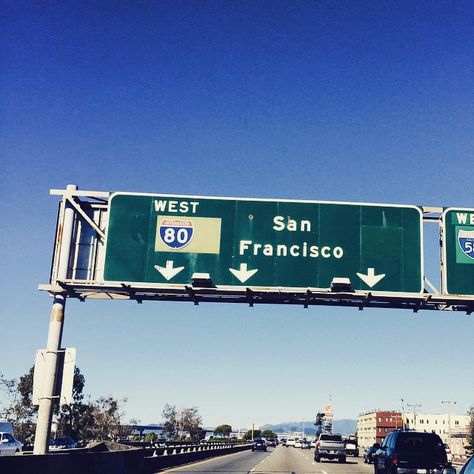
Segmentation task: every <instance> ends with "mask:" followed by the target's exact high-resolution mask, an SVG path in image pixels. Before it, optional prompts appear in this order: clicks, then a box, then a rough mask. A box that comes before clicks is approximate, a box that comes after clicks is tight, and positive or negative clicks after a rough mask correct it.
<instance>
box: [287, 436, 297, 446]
mask: <svg viewBox="0 0 474 474" xmlns="http://www.w3.org/2000/svg"><path fill="white" fill-rule="evenodd" d="M295 443H296V439H295V438H292V437H289V438H288V439H287V440H286V443H285V446H286V447H288V446H292V447H293V448H294V447H295Z"/></svg>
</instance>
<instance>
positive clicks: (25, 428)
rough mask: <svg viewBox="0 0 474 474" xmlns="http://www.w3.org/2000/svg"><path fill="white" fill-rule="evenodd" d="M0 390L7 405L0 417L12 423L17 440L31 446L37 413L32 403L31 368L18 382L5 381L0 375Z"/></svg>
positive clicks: (13, 380) (15, 380)
mask: <svg viewBox="0 0 474 474" xmlns="http://www.w3.org/2000/svg"><path fill="white" fill-rule="evenodd" d="M0 390H1V391H2V392H3V393H4V394H5V397H6V399H7V403H8V406H5V407H4V408H3V409H2V410H1V411H0V415H1V417H2V418H7V419H9V420H11V421H12V422H13V424H14V426H15V434H16V436H17V437H18V439H20V440H21V441H22V442H23V443H25V444H31V443H32V441H33V438H34V433H35V424H34V419H35V415H36V411H37V409H36V408H35V407H34V406H33V403H32V394H33V367H32V368H31V369H30V371H29V372H28V373H26V374H25V375H23V376H21V377H20V379H19V380H17V379H7V378H5V376H4V375H3V374H1V373H0Z"/></svg>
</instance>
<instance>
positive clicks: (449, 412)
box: [441, 400, 456, 449]
mask: <svg viewBox="0 0 474 474" xmlns="http://www.w3.org/2000/svg"><path fill="white" fill-rule="evenodd" d="M441 403H447V404H448V444H449V449H451V403H454V404H455V405H456V402H455V401H454V400H443V401H442V402H441Z"/></svg>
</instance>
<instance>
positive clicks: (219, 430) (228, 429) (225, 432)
mask: <svg viewBox="0 0 474 474" xmlns="http://www.w3.org/2000/svg"><path fill="white" fill-rule="evenodd" d="M231 433H232V426H230V425H219V426H217V427H216V429H215V430H214V435H216V436H222V437H224V438H228V437H229V436H230V434H231Z"/></svg>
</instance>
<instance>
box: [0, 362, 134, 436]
mask: <svg viewBox="0 0 474 474" xmlns="http://www.w3.org/2000/svg"><path fill="white" fill-rule="evenodd" d="M33 372H34V367H32V368H31V369H30V370H29V372H28V373H26V374H25V375H23V376H21V377H20V378H19V380H16V379H6V378H5V377H4V376H3V375H2V374H1V373H0V391H1V392H3V393H4V394H5V397H6V399H7V402H8V406H5V407H2V409H1V410H0V417H2V418H8V419H10V420H12V422H13V424H14V426H15V434H16V435H17V437H18V438H19V439H20V440H21V441H22V442H23V443H24V444H33V440H34V434H35V428H36V426H35V418H36V412H37V408H36V407H35V406H34V405H33ZM84 385H85V378H84V376H83V375H82V374H81V371H80V370H79V368H78V367H76V368H75V369H74V379H73V393H72V399H73V401H72V403H71V404H70V405H63V406H61V407H60V406H59V405H58V404H55V405H54V407H53V413H54V416H55V417H56V422H57V434H58V435H63V436H71V437H73V438H74V439H76V440H77V441H78V442H79V443H81V444H85V443H87V442H88V441H91V440H93V439H111V438H115V437H117V436H118V435H120V432H121V418H122V417H123V410H122V404H123V403H125V402H126V399H122V400H120V401H118V400H115V399H114V398H112V397H100V398H99V399H98V400H96V401H95V402H91V401H89V402H87V403H84V402H83V399H84V394H83V391H84Z"/></svg>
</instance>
